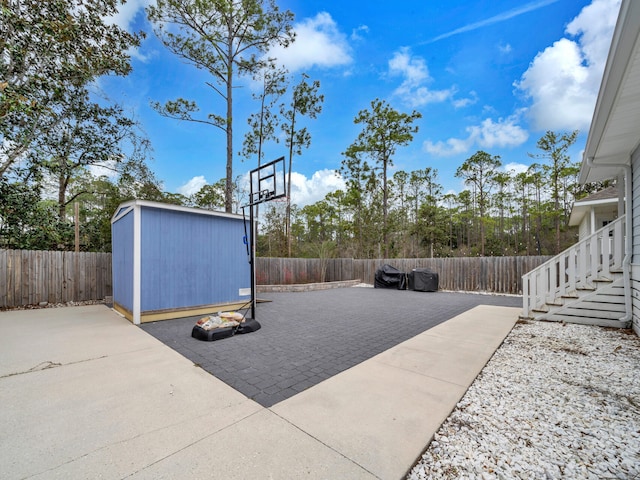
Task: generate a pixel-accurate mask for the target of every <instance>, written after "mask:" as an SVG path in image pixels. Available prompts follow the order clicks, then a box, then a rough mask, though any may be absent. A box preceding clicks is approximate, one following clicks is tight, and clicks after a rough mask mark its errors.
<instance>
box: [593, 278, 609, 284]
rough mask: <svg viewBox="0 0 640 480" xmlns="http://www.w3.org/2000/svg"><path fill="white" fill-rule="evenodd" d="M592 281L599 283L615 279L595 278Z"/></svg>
mask: <svg viewBox="0 0 640 480" xmlns="http://www.w3.org/2000/svg"><path fill="white" fill-rule="evenodd" d="M592 281H594V282H597V283H613V279H611V278H607V277H598V278H594V279H593V280H592Z"/></svg>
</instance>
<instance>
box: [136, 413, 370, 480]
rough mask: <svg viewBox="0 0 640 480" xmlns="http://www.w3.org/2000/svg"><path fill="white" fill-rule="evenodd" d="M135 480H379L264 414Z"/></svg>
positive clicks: (218, 435) (272, 416)
mask: <svg viewBox="0 0 640 480" xmlns="http://www.w3.org/2000/svg"><path fill="white" fill-rule="evenodd" d="M130 478H132V479H136V480H142V479H149V480H157V479H176V478H210V479H220V480H245V479H249V478H264V479H279V480H288V479H298V478H305V479H310V480H315V479H318V480H320V479H326V480H333V479H336V478H339V479H345V480H348V479H353V480H357V479H361V480H373V479H377V478H379V477H377V476H375V475H373V474H371V473H370V472H367V471H366V470H365V469H363V468H362V467H360V466H359V465H357V464H356V463H355V462H354V461H353V460H352V459H350V458H348V457H345V456H344V455H341V454H340V453H338V452H336V451H334V450H332V449H331V448H329V447H327V446H326V445H324V444H323V443H322V442H320V441H318V440H317V439H315V438H313V437H311V436H309V435H308V434H306V433H304V432H303V431H301V430H300V429H299V428H297V427H296V426H295V425H292V424H291V423H289V422H288V421H286V420H284V419H282V418H280V417H279V416H277V415H275V414H274V413H273V412H271V411H269V410H268V409H264V410H262V411H261V412H259V413H257V414H255V415H252V416H250V417H248V418H246V419H244V420H242V421H240V422H237V423H235V424H234V425H233V426H231V427H229V428H227V429H224V430H222V431H220V432H218V433H216V434H214V435H211V436H209V437H207V438H203V439H202V440H201V441H199V442H197V443H195V444H193V445H191V446H190V447H189V448H188V449H184V450H180V451H177V452H176V453H175V454H173V455H171V456H169V457H167V458H165V459H163V460H161V461H159V462H157V463H155V464H154V465H151V466H149V467H147V468H145V469H144V470H142V471H139V472H136V473H135V474H133V475H132V476H131V477H130Z"/></svg>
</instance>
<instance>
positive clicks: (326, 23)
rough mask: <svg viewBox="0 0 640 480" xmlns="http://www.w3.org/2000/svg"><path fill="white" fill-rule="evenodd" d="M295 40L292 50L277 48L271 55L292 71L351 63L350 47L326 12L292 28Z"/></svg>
mask: <svg viewBox="0 0 640 480" xmlns="http://www.w3.org/2000/svg"><path fill="white" fill-rule="evenodd" d="M293 30H294V31H295V33H296V40H295V42H293V43H292V44H291V45H289V47H287V48H283V47H279V46H278V47H274V48H272V49H271V50H270V51H269V54H268V56H269V57H271V58H277V59H278V63H279V64H281V65H284V66H285V67H286V68H287V69H288V70H289V71H290V72H297V71H301V70H305V69H308V68H311V67H314V66H316V67H325V68H331V67H340V66H344V65H348V64H350V63H351V62H352V61H353V59H352V58H351V47H350V46H349V44H348V42H347V37H346V35H345V34H344V33H342V32H340V30H339V29H338V26H337V25H336V22H335V21H334V20H333V18H331V15H329V14H328V13H327V12H320V13H318V14H317V15H316V16H315V17H313V18H306V19H304V20H302V21H300V22H298V23H296V24H294V25H293Z"/></svg>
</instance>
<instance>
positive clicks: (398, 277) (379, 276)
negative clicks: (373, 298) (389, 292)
mask: <svg viewBox="0 0 640 480" xmlns="http://www.w3.org/2000/svg"><path fill="white" fill-rule="evenodd" d="M373 286H374V287H376V288H396V289H398V290H406V289H407V274H406V273H404V272H401V271H400V270H398V269H397V268H396V267H392V266H391V265H383V266H382V267H380V268H379V269H378V270H376V274H375V277H374V282H373Z"/></svg>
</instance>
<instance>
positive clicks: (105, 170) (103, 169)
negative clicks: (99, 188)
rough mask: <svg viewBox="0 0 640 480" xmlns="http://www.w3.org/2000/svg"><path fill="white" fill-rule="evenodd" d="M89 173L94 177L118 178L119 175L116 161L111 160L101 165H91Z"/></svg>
mask: <svg viewBox="0 0 640 480" xmlns="http://www.w3.org/2000/svg"><path fill="white" fill-rule="evenodd" d="M89 173H91V175H93V176H94V177H102V176H104V177H107V178H112V179H113V178H116V177H117V176H118V169H117V166H116V161H115V160H110V161H108V162H105V163H104V164H101V165H89Z"/></svg>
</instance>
